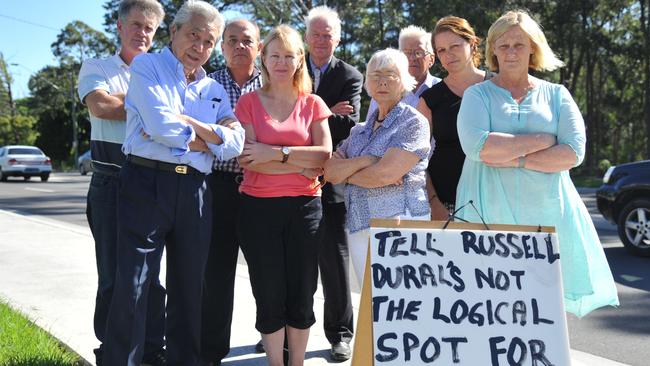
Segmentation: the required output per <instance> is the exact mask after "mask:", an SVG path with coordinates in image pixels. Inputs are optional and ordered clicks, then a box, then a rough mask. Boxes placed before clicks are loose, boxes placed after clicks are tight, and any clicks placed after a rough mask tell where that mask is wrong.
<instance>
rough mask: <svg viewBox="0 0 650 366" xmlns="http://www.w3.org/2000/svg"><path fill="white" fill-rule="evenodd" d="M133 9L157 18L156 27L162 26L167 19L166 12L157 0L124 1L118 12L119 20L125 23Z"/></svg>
mask: <svg viewBox="0 0 650 366" xmlns="http://www.w3.org/2000/svg"><path fill="white" fill-rule="evenodd" d="M133 9H137V10H140V11H141V12H143V13H144V14H145V15H146V16H153V17H155V18H156V26H158V25H160V23H161V22H162V20H163V18H164V17H165V10H164V9H163V7H162V5H160V3H159V2H158V1H156V0H123V1H122V2H121V3H120V7H119V8H118V10H117V19H119V20H120V21H122V22H123V21H124V20H126V17H128V16H129V14H131V10H133Z"/></svg>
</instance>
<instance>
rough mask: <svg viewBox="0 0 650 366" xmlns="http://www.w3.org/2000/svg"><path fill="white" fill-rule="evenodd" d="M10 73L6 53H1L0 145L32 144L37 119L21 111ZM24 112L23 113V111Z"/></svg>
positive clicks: (35, 134) (34, 137)
mask: <svg viewBox="0 0 650 366" xmlns="http://www.w3.org/2000/svg"><path fill="white" fill-rule="evenodd" d="M12 83H13V78H12V76H11V74H10V73H9V69H8V67H7V62H6V61H5V59H4V55H3V54H2V53H0V146H2V145H10V144H24V145H31V144H33V143H34V140H35V139H36V136H37V133H36V132H35V131H34V130H33V127H34V124H35V123H36V119H35V118H34V117H32V116H29V115H28V114H27V113H26V111H25V110H21V111H19V110H18V108H17V107H16V101H15V100H14V99H13V94H12V92H11V84H12ZM21 112H22V113H21Z"/></svg>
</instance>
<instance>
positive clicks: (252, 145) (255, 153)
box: [240, 140, 277, 165]
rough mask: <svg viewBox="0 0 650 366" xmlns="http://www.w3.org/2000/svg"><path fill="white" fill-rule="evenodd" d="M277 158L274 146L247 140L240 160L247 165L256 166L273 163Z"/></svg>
mask: <svg viewBox="0 0 650 366" xmlns="http://www.w3.org/2000/svg"><path fill="white" fill-rule="evenodd" d="M276 156H277V155H276V152H275V151H274V150H273V146H271V145H267V144H263V143H261V142H256V141H250V140H247V141H246V143H245V144H244V151H242V153H241V156H240V159H241V160H243V162H244V163H245V164H250V165H256V164H262V163H268V162H269V161H273V160H274V158H275V157H276Z"/></svg>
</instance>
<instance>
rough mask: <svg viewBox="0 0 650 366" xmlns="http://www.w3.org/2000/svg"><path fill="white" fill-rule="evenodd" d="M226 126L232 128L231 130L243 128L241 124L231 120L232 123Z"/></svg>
mask: <svg viewBox="0 0 650 366" xmlns="http://www.w3.org/2000/svg"><path fill="white" fill-rule="evenodd" d="M225 126H226V127H228V128H230V129H231V130H234V129H236V128H237V127H239V128H243V127H242V126H241V123H239V122H237V121H234V120H231V122H229V123H228V124H226V125H225Z"/></svg>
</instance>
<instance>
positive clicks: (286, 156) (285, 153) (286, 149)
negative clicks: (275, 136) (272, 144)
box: [280, 146, 291, 163]
mask: <svg viewBox="0 0 650 366" xmlns="http://www.w3.org/2000/svg"><path fill="white" fill-rule="evenodd" d="M280 151H282V162H283V163H286V162H287V160H289V153H290V152H291V150H289V147H288V146H282V150H280Z"/></svg>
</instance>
